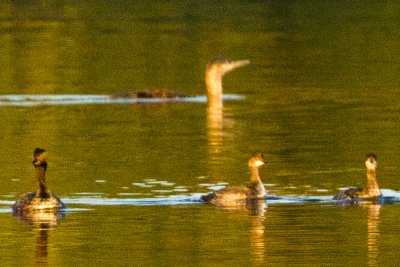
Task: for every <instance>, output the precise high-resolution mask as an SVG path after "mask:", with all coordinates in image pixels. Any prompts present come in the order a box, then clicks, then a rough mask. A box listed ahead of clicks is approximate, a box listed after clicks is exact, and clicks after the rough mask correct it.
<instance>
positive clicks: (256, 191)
mask: <svg viewBox="0 0 400 267" xmlns="http://www.w3.org/2000/svg"><path fill="white" fill-rule="evenodd" d="M249 169H250V181H251V184H252V185H251V188H252V192H251V194H252V195H255V196H257V197H265V195H266V194H267V193H266V191H265V187H264V185H263V184H262V182H261V178H260V175H259V173H258V167H252V166H249Z"/></svg>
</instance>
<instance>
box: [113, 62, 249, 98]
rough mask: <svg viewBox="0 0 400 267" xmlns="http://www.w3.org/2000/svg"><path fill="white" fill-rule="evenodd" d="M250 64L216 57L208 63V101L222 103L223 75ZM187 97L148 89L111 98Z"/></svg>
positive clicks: (171, 92)
mask: <svg viewBox="0 0 400 267" xmlns="http://www.w3.org/2000/svg"><path fill="white" fill-rule="evenodd" d="M247 64H250V61H249V60H237V61H234V60H230V59H228V58H226V57H222V56H221V57H218V58H216V59H215V60H212V61H210V62H209V63H208V64H207V68H206V77H205V80H206V89H207V97H208V100H209V101H222V77H223V76H224V74H225V73H227V72H229V71H231V70H233V69H236V68H239V67H242V66H245V65H247ZM180 97H187V95H185V94H182V93H178V92H175V91H172V90H160V89H148V90H144V91H130V92H120V93H117V94H115V95H113V96H111V98H180Z"/></svg>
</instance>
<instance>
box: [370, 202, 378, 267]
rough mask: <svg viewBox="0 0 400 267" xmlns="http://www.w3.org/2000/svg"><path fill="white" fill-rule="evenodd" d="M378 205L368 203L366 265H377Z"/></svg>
mask: <svg viewBox="0 0 400 267" xmlns="http://www.w3.org/2000/svg"><path fill="white" fill-rule="evenodd" d="M380 208H381V206H380V205H368V222H367V225H368V265H369V266H378V262H379V258H378V255H379V250H378V237H379V227H378V226H379V214H380Z"/></svg>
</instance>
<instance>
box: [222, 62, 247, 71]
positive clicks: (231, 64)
mask: <svg viewBox="0 0 400 267" xmlns="http://www.w3.org/2000/svg"><path fill="white" fill-rule="evenodd" d="M249 64H250V60H247V59H245V60H236V61H231V62H229V63H225V66H224V73H227V72H228V71H231V70H234V69H237V68H240V67H243V66H246V65H249Z"/></svg>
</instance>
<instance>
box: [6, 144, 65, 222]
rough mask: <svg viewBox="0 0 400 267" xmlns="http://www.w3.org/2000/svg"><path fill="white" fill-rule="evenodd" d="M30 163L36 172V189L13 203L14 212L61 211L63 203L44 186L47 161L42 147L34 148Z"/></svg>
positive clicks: (20, 213) (23, 213) (63, 206)
mask: <svg viewBox="0 0 400 267" xmlns="http://www.w3.org/2000/svg"><path fill="white" fill-rule="evenodd" d="M32 164H33V166H34V168H35V172H36V179H37V181H36V191H35V192H31V193H27V194H25V195H23V196H22V197H21V198H20V199H19V200H18V201H17V202H15V203H14V206H13V212H14V214H16V215H25V214H29V213H34V212H40V211H54V212H59V211H61V210H62V209H64V208H65V205H64V203H63V202H62V201H61V200H60V199H59V198H58V197H57V196H56V195H55V194H53V193H52V192H51V191H50V190H48V188H47V187H46V170H47V161H46V153H45V150H44V149H41V148H36V149H35V150H34V151H33V160H32Z"/></svg>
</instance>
